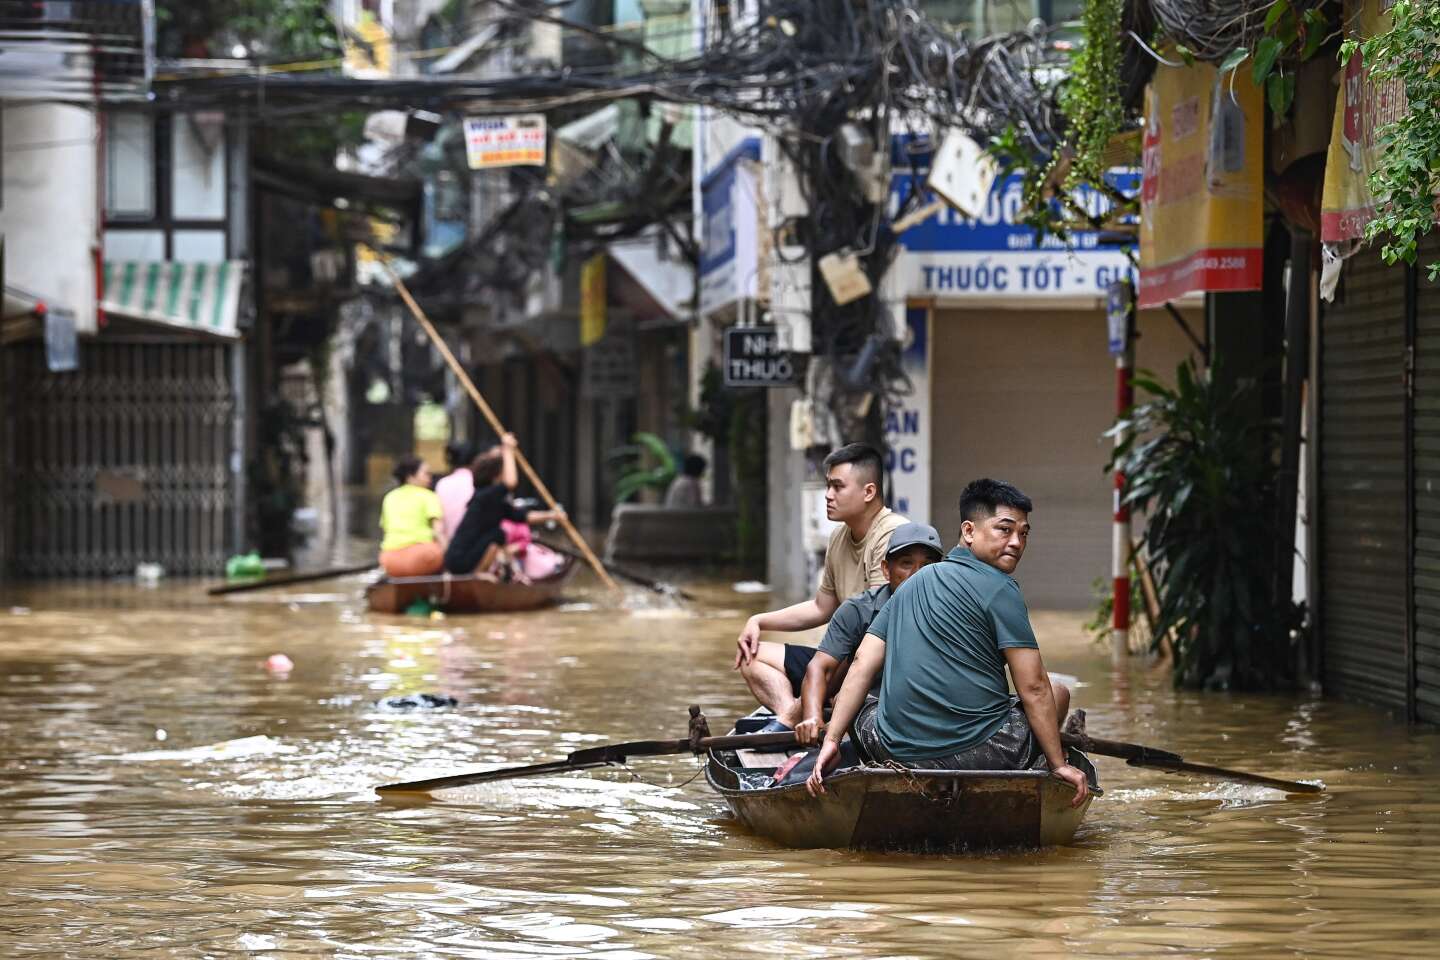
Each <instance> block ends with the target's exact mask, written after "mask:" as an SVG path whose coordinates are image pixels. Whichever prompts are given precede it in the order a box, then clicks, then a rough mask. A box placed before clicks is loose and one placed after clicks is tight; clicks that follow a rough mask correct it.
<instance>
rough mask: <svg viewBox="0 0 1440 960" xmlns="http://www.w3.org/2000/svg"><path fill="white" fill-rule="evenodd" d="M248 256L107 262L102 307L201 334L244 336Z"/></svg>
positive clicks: (110, 311) (120, 313)
mask: <svg viewBox="0 0 1440 960" xmlns="http://www.w3.org/2000/svg"><path fill="white" fill-rule="evenodd" d="M244 279H245V262H244V261H243V260H222V261H220V262H218V263H180V262H178V261H174V260H163V261H139V262H137V261H123V262H106V264H105V292H104V293H103V294H102V295H101V298H100V308H101V309H102V310H104V311H105V312H107V313H113V314H117V315H119V316H124V317H132V318H134V319H136V320H145V321H148V322H150V323H162V324H165V325H166V326H168V327H179V328H182V329H185V330H192V331H195V332H196V333H209V334H214V335H216V336H221V337H238V336H240V330H239V328H238V326H237V323H236V321H237V318H238V316H239V313H240V285H241V283H242V282H243V281H244Z"/></svg>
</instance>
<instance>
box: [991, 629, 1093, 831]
mask: <svg viewBox="0 0 1440 960" xmlns="http://www.w3.org/2000/svg"><path fill="white" fill-rule="evenodd" d="M1005 662H1006V663H1007V664H1009V666H1010V679H1011V680H1012V681H1013V682H1014V684H1015V693H1016V694H1018V695H1019V697H1020V702H1021V703H1022V704H1023V705H1024V707H1025V717H1026V719H1028V720H1029V721H1030V731H1031V732H1032V733H1033V734H1034V735H1035V742H1036V743H1038V744H1039V745H1040V749H1041V751H1043V752H1044V754H1045V762H1046V763H1048V764H1049V765H1050V772H1051V773H1053V774H1055V775H1056V776H1058V777H1060V778H1061V779H1062V780H1065V781H1066V782H1067V783H1069V784H1071V785H1072V786H1073V787H1075V800H1074V802H1073V804H1072V805H1073V806H1079V805H1080V804H1081V803H1083V802H1084V800H1085V795H1086V794H1087V793H1089V785H1088V784H1087V783H1086V780H1085V774H1084V773H1082V772H1081V771H1080V770H1078V769H1076V768H1075V767H1072V766H1070V764H1069V763H1068V762H1066V759H1065V750H1064V748H1063V747H1062V746H1061V744H1060V718H1059V716H1058V715H1057V714H1056V711H1055V694H1054V693H1053V692H1052V690H1051V687H1050V674H1049V673H1047V672H1046V670H1045V661H1043V660H1042V659H1040V651H1039V650H1036V649H1033V648H1030V647H1009V648H1007V649H1006V650H1005Z"/></svg>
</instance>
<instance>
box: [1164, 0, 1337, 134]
mask: <svg viewBox="0 0 1440 960" xmlns="http://www.w3.org/2000/svg"><path fill="white" fill-rule="evenodd" d="M1329 36H1330V22H1329V21H1328V20H1327V19H1326V17H1325V14H1324V13H1322V12H1321V10H1320V5H1319V4H1317V3H1316V0H1309V3H1308V4H1306V3H1303V2H1302V0H1274V2H1273V3H1271V4H1270V8H1269V9H1268V10H1267V11H1266V13H1265V24H1264V33H1263V34H1262V35H1261V36H1260V39H1259V40H1257V41H1256V43H1255V49H1254V50H1250V49H1247V48H1246V47H1238V48H1236V49H1234V50H1232V51H1230V53H1229V54H1228V55H1227V56H1226V57H1225V59H1224V60H1223V61H1222V62H1221V63H1220V72H1221V73H1229V72H1230V71H1232V70H1237V69H1239V67H1240V65H1241V64H1242V63H1244V62H1245V61H1246V60H1247V59H1248V60H1250V79H1251V81H1253V82H1254V84H1255V85H1256V86H1257V87H1264V88H1265V100H1266V102H1267V103H1269V104H1270V113H1271V116H1272V118H1273V122H1274V124H1275V126H1277V127H1278V126H1280V125H1281V124H1283V123H1284V122H1285V118H1286V116H1287V115H1288V114H1289V113H1290V107H1291V105H1292V104H1294V102H1295V72H1294V70H1290V69H1286V67H1287V63H1296V62H1303V61H1306V60H1309V59H1310V58H1311V57H1313V56H1315V54H1316V53H1318V52H1319V51H1320V48H1321V47H1322V46H1323V45H1324V43H1325V41H1326V39H1327V38H1328V37H1329ZM1179 49H1180V52H1181V55H1182V56H1184V57H1185V62H1186V63H1193V62H1194V54H1192V53H1191V52H1190V51H1189V50H1187V49H1185V48H1184V47H1181V48H1179Z"/></svg>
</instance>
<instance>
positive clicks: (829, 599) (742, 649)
mask: <svg viewBox="0 0 1440 960" xmlns="http://www.w3.org/2000/svg"><path fill="white" fill-rule="evenodd" d="M839 606H840V601H839V600H838V599H837V598H836V596H835V594H833V593H831V592H830V591H828V590H817V591H815V596H814V598H813V599H810V600H802V601H801V602H799V603H793V604H791V605H790V606H788V607H782V608H781V609H779V610H770V611H767V612H765V613H757V614H755V616H753V617H751V618H750V619H749V620H746V621H745V629H743V630H741V631H740V636H739V637H738V638H737V639H736V641H735V646H736V647H737V650H736V652H735V669H737V670H738V669H740V665H741V664H743V663H749V662H750V661H751V660H754V659H755V653H756V651H758V650H759V649H760V631H762V630H780V631H784V632H795V631H798V630H809V629H810V628H811V627H818V626H820V624H822V623H825V622H827V621H828V620H829V619H830V617H831V616H832V615H833V614H834V613H835V609H836V608H837V607H839Z"/></svg>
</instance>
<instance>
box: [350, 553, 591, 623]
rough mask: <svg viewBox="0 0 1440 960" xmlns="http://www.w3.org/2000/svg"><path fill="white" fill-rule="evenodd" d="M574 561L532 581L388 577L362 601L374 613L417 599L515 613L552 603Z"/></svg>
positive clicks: (457, 608)
mask: <svg viewBox="0 0 1440 960" xmlns="http://www.w3.org/2000/svg"><path fill="white" fill-rule="evenodd" d="M574 570H575V564H574V561H571V560H569V559H567V560H566V561H565V564H564V566H562V567H561V568H560V569H559V570H557V571H556V572H555V573H554V574H553V575H552V576H549V577H546V578H545V579H544V580H536V581H534V582H533V583H515V582H510V583H502V582H500V581H498V580H491V579H488V578H482V577H474V576H469V577H456V576H451V575H449V574H440V575H438V576H434V577H402V578H396V579H391V578H389V577H387V578H385V579H383V580H381V581H379V582H378V583H376V584H374V585H373V586H371V587H370V589H368V590H367V591H365V601H366V603H367V604H368V605H369V607H370V610H371V611H372V612H374V613H404V612H405V611H406V610H407V609H408V608H409V607H410V605H411V604H413V603H415V601H417V600H424V601H426V602H427V603H429V604H430V605H431V606H432V607H434V608H435V609H437V610H443V611H445V612H446V613H515V612H519V611H524V610H536V609H539V608H540V607H543V606H546V605H548V604H551V603H554V602H555V600H556V599H557V598H558V597H559V596H560V592H561V590H563V589H564V587H565V583H566V581H567V580H569V579H570V574H572V573H573V572H574Z"/></svg>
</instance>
